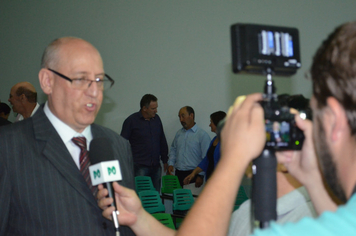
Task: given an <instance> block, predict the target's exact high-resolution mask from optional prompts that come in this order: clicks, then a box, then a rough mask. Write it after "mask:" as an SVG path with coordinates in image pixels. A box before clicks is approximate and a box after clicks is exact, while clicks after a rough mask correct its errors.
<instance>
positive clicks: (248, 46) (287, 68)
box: [231, 24, 301, 75]
mask: <svg viewBox="0 0 356 236" xmlns="http://www.w3.org/2000/svg"><path fill="white" fill-rule="evenodd" d="M231 45H232V66H233V71H234V72H235V73H239V72H241V71H245V72H248V73H257V74H266V73H267V71H272V73H274V74H275V75H292V74H294V73H296V71H297V69H299V68H300V67H301V62H300V53H299V33H298V29H296V28H289V27H278V26H266V25H255V24H235V25H232V26H231Z"/></svg>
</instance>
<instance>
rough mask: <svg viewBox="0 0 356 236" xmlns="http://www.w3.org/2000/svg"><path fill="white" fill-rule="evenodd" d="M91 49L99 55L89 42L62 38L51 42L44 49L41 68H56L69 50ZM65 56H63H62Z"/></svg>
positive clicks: (74, 38) (73, 38)
mask: <svg viewBox="0 0 356 236" xmlns="http://www.w3.org/2000/svg"><path fill="white" fill-rule="evenodd" d="M78 47H80V48H82V49H91V50H93V51H95V52H96V53H97V54H99V55H100V53H99V51H98V50H97V49H96V48H95V47H94V46H93V45H91V44H90V43H89V42H87V41H85V40H83V39H80V38H76V37H63V38H58V39H55V40H53V41H52V42H51V43H50V44H49V45H48V46H47V47H46V49H45V51H44V53H43V55H42V60H41V68H52V69H53V68H57V67H58V66H59V64H60V62H61V58H63V57H66V58H67V57H68V56H69V55H68V52H69V54H70V52H71V50H75V49H79V48H78ZM63 54H65V55H63Z"/></svg>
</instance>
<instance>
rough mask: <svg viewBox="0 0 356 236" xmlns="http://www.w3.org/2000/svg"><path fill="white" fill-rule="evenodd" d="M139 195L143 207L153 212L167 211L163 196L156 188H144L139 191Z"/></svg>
mask: <svg viewBox="0 0 356 236" xmlns="http://www.w3.org/2000/svg"><path fill="white" fill-rule="evenodd" d="M138 197H139V198H140V200H141V203H142V206H143V208H145V210H146V211H147V212H148V213H150V214H152V213H159V212H161V213H164V212H165V211H166V208H165V206H164V205H163V203H162V200H161V197H160V195H159V193H158V192H157V191H156V190H143V191H140V192H139V193H138Z"/></svg>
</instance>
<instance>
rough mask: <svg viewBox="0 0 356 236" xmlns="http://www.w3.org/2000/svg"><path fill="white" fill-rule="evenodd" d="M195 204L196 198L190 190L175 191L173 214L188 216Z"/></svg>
mask: <svg viewBox="0 0 356 236" xmlns="http://www.w3.org/2000/svg"><path fill="white" fill-rule="evenodd" d="M193 204H194V198H193V194H192V191H191V190H190V189H175V190H174V191H173V213H174V214H182V213H183V214H184V215H185V214H186V213H187V211H188V210H189V209H190V208H191V207H192V205H193Z"/></svg>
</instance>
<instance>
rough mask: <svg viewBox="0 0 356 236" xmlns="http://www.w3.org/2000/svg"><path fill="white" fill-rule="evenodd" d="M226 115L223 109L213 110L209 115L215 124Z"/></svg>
mask: <svg viewBox="0 0 356 236" xmlns="http://www.w3.org/2000/svg"><path fill="white" fill-rule="evenodd" d="M225 116H226V113H225V112H223V111H217V112H214V113H212V114H211V115H210V119H211V121H212V122H213V123H214V125H215V126H218V124H219V122H220V121H221V120H222V119H224V118H225Z"/></svg>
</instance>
